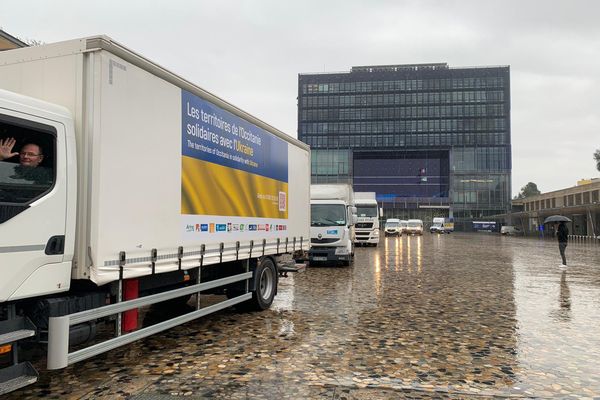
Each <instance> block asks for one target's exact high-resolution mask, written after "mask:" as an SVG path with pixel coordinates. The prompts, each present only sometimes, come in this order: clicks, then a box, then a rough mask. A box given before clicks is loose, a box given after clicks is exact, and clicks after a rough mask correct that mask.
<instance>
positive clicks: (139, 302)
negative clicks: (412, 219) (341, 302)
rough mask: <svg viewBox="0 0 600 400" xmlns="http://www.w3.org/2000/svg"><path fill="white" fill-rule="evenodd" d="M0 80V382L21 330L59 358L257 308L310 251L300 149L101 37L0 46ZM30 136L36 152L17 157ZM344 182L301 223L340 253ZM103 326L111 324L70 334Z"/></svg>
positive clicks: (348, 202) (348, 205) (24, 378)
mask: <svg viewBox="0 0 600 400" xmlns="http://www.w3.org/2000/svg"><path fill="white" fill-rule="evenodd" d="M0 89H3V90H0V139H3V140H8V139H9V138H10V143H12V144H14V148H13V149H11V152H12V154H11V155H12V156H13V157H10V158H6V159H2V161H0V276H1V279H0V363H2V364H0V368H1V369H0V394H3V393H7V392H9V391H12V390H15V389H18V388H20V387H23V386H25V385H27V384H30V383H33V382H35V381H36V379H37V376H38V375H37V372H36V371H35V370H34V369H33V367H32V365H31V364H30V362H29V361H31V360H27V359H24V357H22V356H20V354H19V345H20V344H22V343H23V342H24V341H28V342H30V343H32V344H33V345H34V346H39V347H40V348H46V349H47V367H48V369H59V368H64V367H66V366H67V365H70V364H73V363H75V362H78V361H81V360H84V359H87V358H89V357H92V356H95V355H97V354H100V353H103V352H106V351H108V350H111V349H114V348H116V347H118V346H122V345H125V344H127V343H130V342H133V341H135V340H138V339H141V338H144V337H147V336H150V335H152V334H154V333H158V332H161V331H164V330H165V329H168V328H170V327H173V326H177V325H179V324H182V323H185V322H188V321H191V320H193V319H195V318H199V317H201V316H203V315H206V314H209V313H212V312H215V311H218V310H221V309H224V308H227V307H230V306H233V305H238V306H240V307H248V308H253V309H259V310H260V309H266V308H268V307H269V306H270V305H271V303H272V301H273V298H274V296H275V295H276V293H277V284H278V272H280V271H282V270H286V269H287V268H291V269H293V264H294V255H295V253H299V252H303V251H307V250H308V249H309V246H310V243H309V240H310V237H309V236H310V225H309V221H310V219H309V218H310V206H309V201H310V194H309V193H310V149H309V147H308V146H307V145H305V144H303V143H301V142H299V141H297V140H295V139H293V138H291V137H290V136H288V135H286V134H284V133H282V132H280V131H278V130H277V129H275V128H273V127H271V126H270V125H267V124H266V123H264V122H262V121H261V120H259V119H257V118H255V117H253V116H251V115H250V114H248V113H246V112H244V111H242V110H240V109H238V108H236V107H234V106H233V105H231V104H229V103H227V102H226V101H224V100H222V99H220V98H218V97H217V96H215V95H213V94H211V93H209V92H207V91H205V90H203V89H201V88H199V87H198V86H196V85H194V84H192V83H190V82H188V81H187V80H185V79H183V78H181V77H179V76H177V75H175V74H173V73H171V72H169V71H167V70H166V69H164V68H162V67H161V66H159V65H157V64H155V63H153V62H151V61H149V60H147V59H146V58H144V57H143V56H141V55H139V54H137V53H135V52H133V51H131V50H129V49H127V48H126V47H124V46H122V45H121V44H119V43H117V42H115V41H113V40H111V39H110V38H108V37H105V36H97V37H89V38H84V39H77V40H71V41H67V42H61V43H56V44H48V45H42V46H34V47H28V48H23V49H17V50H9V51H4V52H0ZM13 139H14V141H13ZM4 143H7V142H6V141H5V142H4ZM28 144H29V145H32V146H37V149H38V150H39V151H38V152H36V151H31V148H32V147H31V146H30V147H28V148H29V150H28V151H27V152H25V151H23V150H21V154H20V155H17V152H19V149H20V148H24V147H23V146H24V145H28ZM33 148H34V149H36V147H33ZM23 158H28V159H35V160H37V162H38V164H37V166H35V167H31V166H26V165H24V162H23ZM19 160H21V163H19ZM345 193H346V194H345V195H344V196H342V197H341V198H338V199H337V200H334V199H329V200H320V201H318V202H317V203H315V205H314V206H317V205H320V206H324V207H325V206H332V207H333V206H334V205H335V204H339V206H340V207H343V211H342V210H340V212H339V213H337V214H335V215H330V214H327V215H325V214H323V215H322V217H320V218H319V219H318V221H319V222H320V223H321V224H326V225H327V227H324V226H323V227H321V226H319V227H318V228H317V227H316V226H315V224H314V223H313V229H316V230H318V231H319V232H322V233H323V235H322V236H323V237H326V238H334V237H335V238H336V239H335V240H336V243H328V245H327V246H329V247H328V248H331V249H333V250H332V252H331V257H333V256H335V257H336V258H337V259H343V260H346V261H349V260H350V257H351V253H352V249H353V248H352V247H351V246H350V243H352V241H353V240H352V239H353V237H352V235H353V228H352V227H353V222H354V220H353V214H352V212H351V209H352V207H353V203H352V197H351V190H349V189H346V192H345ZM314 206H313V207H314ZM313 214H314V213H313ZM323 221H325V222H323ZM313 222H315V221H314V220H313ZM313 245H318V243H314V244H313ZM338 249H340V250H339V251H338ZM327 254H328V255H327V257H329V256H330V254H329V252H327ZM278 270H279V271H278ZM200 293H202V294H205V293H218V294H226V295H227V297H225V296H223V298H226V300H222V301H220V302H217V303H212V304H211V305H210V306H203V305H202V304H201V302H200V300H201V296H200ZM193 295H196V296H194V298H195V300H196V301H195V304H194V307H193V308H192V309H191V311H189V312H187V313H185V314H183V315H181V316H178V317H175V318H172V319H168V320H166V321H163V322H160V323H158V324H155V325H150V326H142V325H140V324H139V323H138V317H139V316H138V311H137V310H138V309H139V308H140V307H143V306H148V305H151V304H156V303H159V302H170V304H184V303H187V302H188V300H190V296H193ZM187 307H188V308H189V306H187ZM100 325H103V326H104V327H105V328H108V329H109V330H110V331H112V332H113V333H114V334H113V335H111V337H110V338H107V339H103V340H102V341H98V338H96V342H95V343H94V344H93V345H91V346H87V347H83V346H81V344H82V343H83V342H89V341H90V340H92V339H93V338H94V336H95V335H94V334H95V332H96V331H97V330H98V329H99V326H100ZM75 345H78V347H77V348H76V349H75V348H74V346H75ZM22 354H24V353H23V352H21V355H22Z"/></svg>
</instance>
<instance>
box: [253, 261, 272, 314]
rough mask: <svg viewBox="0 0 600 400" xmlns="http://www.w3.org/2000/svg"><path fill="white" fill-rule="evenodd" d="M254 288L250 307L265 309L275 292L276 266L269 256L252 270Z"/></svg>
mask: <svg viewBox="0 0 600 400" xmlns="http://www.w3.org/2000/svg"><path fill="white" fill-rule="evenodd" d="M254 279H255V280H256V281H255V286H256V290H255V291H254V292H252V301H251V304H252V306H251V307H252V309H254V310H257V311H262V310H266V309H267V308H269V307H271V304H273V299H274V298H275V294H276V293H277V279H278V278H277V268H276V267H275V264H274V263H273V260H272V259H270V258H265V259H264V260H262V261H261V262H260V264H258V266H257V267H256V270H255V271H254Z"/></svg>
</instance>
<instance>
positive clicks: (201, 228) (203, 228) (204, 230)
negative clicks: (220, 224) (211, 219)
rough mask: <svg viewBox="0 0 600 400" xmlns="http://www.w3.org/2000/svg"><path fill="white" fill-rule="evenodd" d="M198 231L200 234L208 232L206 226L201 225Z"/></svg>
mask: <svg viewBox="0 0 600 400" xmlns="http://www.w3.org/2000/svg"><path fill="white" fill-rule="evenodd" d="M200 230H201V231H202V232H207V231H208V224H201V225H200Z"/></svg>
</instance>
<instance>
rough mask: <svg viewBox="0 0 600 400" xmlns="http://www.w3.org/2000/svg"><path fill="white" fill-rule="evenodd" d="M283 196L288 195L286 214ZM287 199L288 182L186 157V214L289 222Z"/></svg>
mask: <svg viewBox="0 0 600 400" xmlns="http://www.w3.org/2000/svg"><path fill="white" fill-rule="evenodd" d="M280 192H283V193H285V207H283V208H284V210H283V211H280V210H279V208H280V205H279V201H278V200H279V193H280ZM287 195H288V184H287V183H286V182H281V181H278V180H275V179H271V178H267V177H264V176H260V175H255V174H251V173H248V172H245V171H241V170H239V169H234V168H229V167H225V166H222V165H218V164H214V163H211V162H207V161H202V160H198V159H195V158H193V157H188V156H183V157H182V165H181V213H182V214H187V215H219V216H235V217H258V218H280V219H287V218H288V208H287V198H288V196H287Z"/></svg>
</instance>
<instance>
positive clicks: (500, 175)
mask: <svg viewBox="0 0 600 400" xmlns="http://www.w3.org/2000/svg"><path fill="white" fill-rule="evenodd" d="M298 138H299V139H300V140H301V141H303V142H305V143H307V144H308V145H310V146H311V148H312V182H313V183H351V184H353V185H354V190H355V191H359V192H376V193H377V200H378V202H379V203H380V206H381V207H383V209H384V218H391V217H396V218H402V219H408V218H420V219H423V220H424V221H425V222H426V223H427V222H431V219H432V218H433V217H436V216H448V217H452V218H454V221H455V226H456V228H457V230H471V229H472V222H473V221H482V220H483V221H484V220H485V219H486V216H490V215H495V214H501V213H503V212H507V211H508V210H509V208H510V198H511V193H510V188H511V145H510V71H509V67H508V66H502V67H477V68H451V67H449V66H448V65H447V64H445V63H440V64H411V65H387V66H364V67H353V68H352V69H351V71H350V72H342V73H318V74H300V75H299V77H298Z"/></svg>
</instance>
